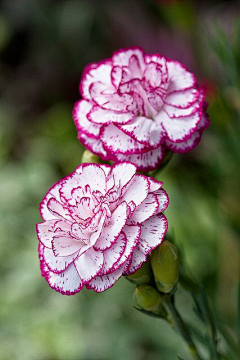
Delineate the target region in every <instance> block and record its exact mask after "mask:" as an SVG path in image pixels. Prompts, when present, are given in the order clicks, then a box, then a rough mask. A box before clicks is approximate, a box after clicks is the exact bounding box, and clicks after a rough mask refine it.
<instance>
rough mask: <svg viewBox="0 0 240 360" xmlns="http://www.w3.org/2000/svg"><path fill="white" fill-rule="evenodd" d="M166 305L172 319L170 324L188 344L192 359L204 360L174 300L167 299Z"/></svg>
mask: <svg viewBox="0 0 240 360" xmlns="http://www.w3.org/2000/svg"><path fill="white" fill-rule="evenodd" d="M164 305H165V306H166V308H167V311H168V314H169V317H170V318H169V322H170V324H171V325H172V327H173V328H174V329H175V330H177V331H178V332H179V333H180V335H181V336H182V338H183V339H184V341H185V342H186V345H187V349H188V351H189V353H190V355H191V356H192V358H193V359H194V360H202V358H201V357H200V355H199V353H198V350H197V348H196V345H195V344H194V342H193V340H192V337H191V335H190V333H189V331H188V329H187V327H186V325H185V323H184V322H183V319H182V318H181V315H180V314H179V312H178V311H177V309H176V308H175V305H174V301H173V298H170V299H166V301H165V302H164Z"/></svg>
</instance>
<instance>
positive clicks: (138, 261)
mask: <svg viewBox="0 0 240 360" xmlns="http://www.w3.org/2000/svg"><path fill="white" fill-rule="evenodd" d="M145 261H147V255H145V254H144V253H143V252H142V251H141V250H140V248H139V245H137V246H136V247H135V249H134V251H133V253H132V257H131V262H130V264H129V266H128V269H127V270H126V271H124V273H123V275H131V274H134V273H135V272H136V271H137V270H138V269H140V267H141V266H142V264H143V263H144V262H145Z"/></svg>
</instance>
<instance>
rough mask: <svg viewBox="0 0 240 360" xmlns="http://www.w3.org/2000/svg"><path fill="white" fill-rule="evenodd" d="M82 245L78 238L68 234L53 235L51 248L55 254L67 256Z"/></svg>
mask: <svg viewBox="0 0 240 360" xmlns="http://www.w3.org/2000/svg"><path fill="white" fill-rule="evenodd" d="M82 246H83V244H82V242H81V241H80V240H76V239H74V238H72V237H70V236H54V238H53V240H52V249H53V252H54V254H55V256H68V255H72V254H74V253H76V252H77V251H79V250H80V249H81V247H82Z"/></svg>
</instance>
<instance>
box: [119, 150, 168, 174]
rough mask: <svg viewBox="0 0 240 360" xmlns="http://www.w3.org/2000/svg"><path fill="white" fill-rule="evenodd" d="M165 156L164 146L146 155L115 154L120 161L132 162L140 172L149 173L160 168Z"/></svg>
mask: <svg viewBox="0 0 240 360" xmlns="http://www.w3.org/2000/svg"><path fill="white" fill-rule="evenodd" d="M164 154H165V150H164V146H159V147H158V148H157V149H154V150H149V151H147V152H145V153H144V154H132V155H124V154H115V156H116V158H117V160H118V161H130V162H132V163H133V164H135V165H136V166H137V168H138V170H139V171H142V172H148V171H151V170H154V169H156V168H158V166H159V165H160V164H161V162H162V161H163V158H164Z"/></svg>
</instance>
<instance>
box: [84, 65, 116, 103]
mask: <svg viewBox="0 0 240 360" xmlns="http://www.w3.org/2000/svg"><path fill="white" fill-rule="evenodd" d="M111 71H112V64H111V63H110V61H109V62H108V61H105V62H104V63H100V64H91V65H89V66H87V67H86V69H85V70H84V73H83V76H82V80H81V84H80V91H81V94H82V96H83V98H85V99H88V100H91V95H90V92H89V90H90V87H91V84H93V83H95V82H97V81H99V82H102V83H103V84H105V85H106V89H107V88H111V87H112V83H111Z"/></svg>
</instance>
